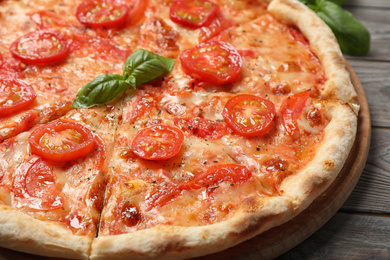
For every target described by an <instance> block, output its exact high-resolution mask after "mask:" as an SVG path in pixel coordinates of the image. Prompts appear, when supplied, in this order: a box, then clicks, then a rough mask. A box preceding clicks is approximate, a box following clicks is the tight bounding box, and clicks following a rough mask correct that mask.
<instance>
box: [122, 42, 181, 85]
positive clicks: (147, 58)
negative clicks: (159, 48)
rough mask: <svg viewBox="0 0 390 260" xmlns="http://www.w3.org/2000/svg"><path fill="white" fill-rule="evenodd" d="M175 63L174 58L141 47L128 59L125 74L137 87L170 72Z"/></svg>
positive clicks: (128, 80) (127, 79)
mask: <svg viewBox="0 0 390 260" xmlns="http://www.w3.org/2000/svg"><path fill="white" fill-rule="evenodd" d="M174 63H175V60H173V59H168V58H165V57H162V56H159V55H157V54H155V53H153V52H149V51H146V50H143V49H139V50H137V51H135V52H134V53H133V54H132V55H131V56H130V57H129V58H128V59H127V60H126V62H125V66H124V68H123V75H125V77H126V82H127V83H129V84H130V85H131V86H133V87H134V88H135V87H136V86H137V85H142V84H145V83H147V82H150V81H152V80H155V79H157V78H159V77H161V76H164V75H165V74H167V73H169V72H170V71H171V70H172V67H173V64H174ZM151 72H153V73H151Z"/></svg>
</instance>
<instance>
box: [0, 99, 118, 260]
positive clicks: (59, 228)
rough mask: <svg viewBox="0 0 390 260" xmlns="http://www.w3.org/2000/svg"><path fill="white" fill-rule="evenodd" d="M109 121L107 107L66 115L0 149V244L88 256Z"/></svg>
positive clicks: (113, 113)
mask: <svg viewBox="0 0 390 260" xmlns="http://www.w3.org/2000/svg"><path fill="white" fill-rule="evenodd" d="M117 120H118V111H117V110H112V109H111V108H110V107H107V106H103V107H98V108H96V109H88V110H83V109H81V110H72V111H70V112H69V113H68V114H66V115H65V116H63V117H61V118H60V119H58V120H54V121H51V122H50V123H47V124H41V125H37V126H35V127H34V128H33V129H32V130H31V131H26V132H23V133H20V134H18V135H16V136H15V137H13V138H10V139H7V140H6V141H4V142H3V143H2V144H1V151H2V154H1V158H0V160H1V169H0V173H1V176H0V194H1V195H0V200H1V201H0V204H1V205H0V211H1V214H0V215H1V217H0V230H1V234H2V235H1V246H3V247H7V248H10V249H15V250H19V251H23V252H28V253H33V254H38V255H46V256H55V257H57V256H64V257H69V258H83V259H87V258H88V254H89V250H90V245H91V242H92V240H93V239H94V237H95V236H96V232H97V227H98V225H99V219H100V212H101V209H102V202H103V196H104V191H105V186H106V182H107V170H108V161H109V159H110V157H111V156H110V155H111V153H112V145H113V140H114V134H115V131H116V127H117Z"/></svg>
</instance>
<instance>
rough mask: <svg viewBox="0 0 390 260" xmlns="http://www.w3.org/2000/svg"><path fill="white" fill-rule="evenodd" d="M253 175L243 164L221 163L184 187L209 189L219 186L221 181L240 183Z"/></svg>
mask: <svg viewBox="0 0 390 260" xmlns="http://www.w3.org/2000/svg"><path fill="white" fill-rule="evenodd" d="M251 176H252V172H250V171H249V170H248V168H246V167H245V166H243V165H239V164H219V165H213V166H211V167H209V168H208V169H207V171H206V172H205V173H204V174H203V175H201V176H199V177H198V178H196V179H195V180H193V181H191V182H189V183H187V184H184V185H183V187H182V188H186V187H190V188H192V189H200V188H202V187H206V188H209V189H214V188H217V186H218V184H220V183H221V182H227V183H229V184H233V185H234V184H240V183H243V182H245V181H247V180H248V179H249V178H250V177H251Z"/></svg>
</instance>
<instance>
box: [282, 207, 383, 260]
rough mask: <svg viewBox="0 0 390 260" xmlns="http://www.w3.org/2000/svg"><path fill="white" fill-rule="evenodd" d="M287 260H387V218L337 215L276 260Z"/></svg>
mask: <svg viewBox="0 0 390 260" xmlns="http://www.w3.org/2000/svg"><path fill="white" fill-rule="evenodd" d="M290 259H291V260H298V259H333V260H338V259H340V260H342V259H375V260H382V259H383V260H385V259H390V218H389V217H379V216H368V215H354V214H343V213H338V214H336V215H335V216H334V217H333V218H331V219H330V220H329V222H328V223H326V224H325V225H324V226H323V227H322V228H321V229H320V230H319V231H318V232H316V233H315V234H314V235H312V236H311V237H310V238H309V239H307V240H305V241H304V242H303V243H301V244H299V245H298V246H296V247H295V248H294V249H292V250H290V251H288V252H287V253H285V254H283V255H281V256H279V257H278V258H276V259H275V260H290Z"/></svg>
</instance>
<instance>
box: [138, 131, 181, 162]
mask: <svg viewBox="0 0 390 260" xmlns="http://www.w3.org/2000/svg"><path fill="white" fill-rule="evenodd" d="M183 140H184V134H183V132H182V131H181V130H180V129H179V128H177V127H175V126H170V125H161V124H158V125H154V126H151V127H148V128H145V129H143V130H141V131H139V132H138V133H137V135H136V136H135V138H134V139H133V141H132V143H131V149H132V150H133V152H134V153H135V154H136V155H138V156H139V157H141V158H144V159H147V160H162V159H168V158H171V157H173V156H175V155H176V154H178V153H179V151H180V149H181V144H182V143H183Z"/></svg>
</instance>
